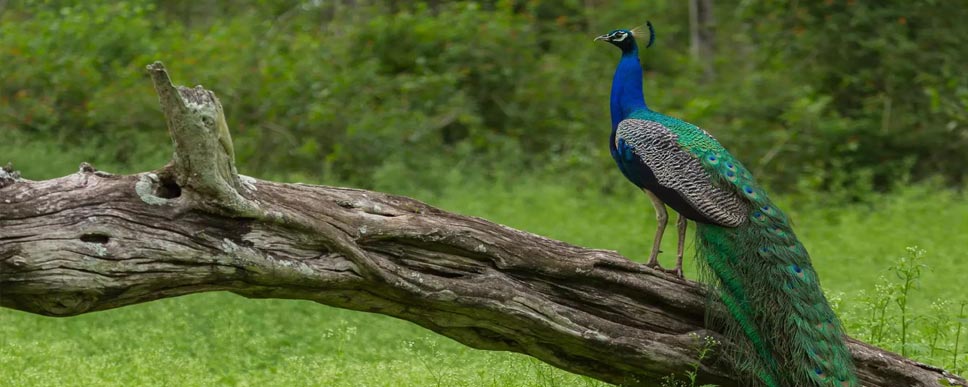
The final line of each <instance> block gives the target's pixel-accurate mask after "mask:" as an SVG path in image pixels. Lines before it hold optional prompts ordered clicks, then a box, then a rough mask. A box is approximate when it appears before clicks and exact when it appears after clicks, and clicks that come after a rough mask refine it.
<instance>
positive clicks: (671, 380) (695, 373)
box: [661, 333, 719, 387]
mask: <svg viewBox="0 0 968 387" xmlns="http://www.w3.org/2000/svg"><path fill="white" fill-rule="evenodd" d="M690 336H692V338H693V339H694V340H695V341H696V348H697V349H698V353H697V354H696V361H695V362H693V363H690V364H689V367H690V368H689V370H687V371H686V372H685V374H686V380H680V379H679V378H677V377H676V376H675V375H667V376H665V377H663V378H662V384H661V386H662V387H715V385H714V384H703V385H697V384H696V378H697V377H699V366H700V365H702V361H703V360H705V359H706V358H708V357H709V355H710V354H712V351H713V348H715V347H716V346H717V345H719V342H718V341H716V339H714V338H713V337H712V336H702V337H700V336H699V335H698V334H696V333H691V334H690Z"/></svg>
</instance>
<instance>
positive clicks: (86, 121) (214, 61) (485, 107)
mask: <svg viewBox="0 0 968 387" xmlns="http://www.w3.org/2000/svg"><path fill="white" fill-rule="evenodd" d="M4 3H5V4H4V6H3V8H2V14H0V21H2V27H0V63H2V64H3V65H2V73H3V82H2V84H0V131H2V132H3V137H4V144H5V146H4V148H3V150H4V158H5V159H8V160H10V159H12V160H15V161H18V164H20V165H18V166H19V167H20V169H22V170H23V172H24V173H25V174H26V175H27V176H30V177H33V178H39V177H51V176H56V175H60V174H63V173H64V172H65V171H67V170H69V168H70V169H72V168H73V167H74V166H75V164H77V163H78V162H79V160H88V161H92V162H94V163H95V165H98V164H101V165H104V166H111V167H112V168H115V169H118V170H121V171H128V172H132V171H137V170H142V169H146V168H152V167H156V166H158V165H160V164H161V163H163V162H164V161H165V160H166V159H167V157H168V152H169V148H168V147H167V146H161V144H164V143H165V142H166V141H167V134H166V133H165V131H164V130H163V128H162V127H163V120H161V119H160V118H161V117H160V115H159V109H158V106H157V101H156V97H155V96H154V94H153V92H152V91H151V85H150V82H148V81H147V80H146V74H145V71H144V65H145V64H147V63H150V62H152V61H154V60H156V59H158V60H162V61H164V62H166V64H167V65H168V66H169V67H170V69H171V73H172V74H173V77H175V81H176V82H178V83H184V84H192V85H194V84H202V85H205V86H207V87H210V88H212V89H214V90H215V91H216V92H217V93H218V95H219V96H220V97H221V99H222V101H223V104H224V105H225V107H226V114H227V118H228V122H229V124H230V126H231V128H232V131H233V137H234V139H235V142H236V151H237V155H238V158H239V161H240V164H241V166H240V169H241V170H243V171H245V172H246V173H248V174H251V175H255V176H262V177H274V178H279V179H283V180H304V181H314V182H320V181H322V182H334V183H335V182H340V183H343V184H351V185H354V186H360V187H368V188H382V189H388V190H396V191H413V190H415V189H423V190H429V191H434V190H435V189H437V188H439V186H440V184H441V182H442V181H443V180H444V179H443V178H444V176H442V175H444V174H446V173H448V172H449V171H450V170H451V169H452V168H458V169H460V170H461V171H462V173H463V174H466V175H473V176H484V177H489V178H498V179H503V178H508V177H510V176H518V175H520V174H521V173H531V174H547V175H554V176H558V177H561V178H563V179H565V180H568V181H573V182H575V183H577V185H579V186H581V187H585V188H589V189H599V190H604V191H606V192H609V191H611V190H614V189H615V186H617V185H621V189H625V188H627V187H625V184H627V183H625V182H624V181H621V179H618V178H609V179H602V178H601V175H602V173H606V172H607V173H609V174H614V173H613V169H614V167H613V166H612V165H611V160H610V158H609V157H608V155H607V145H606V144H607V140H606V138H607V134H606V133H607V132H608V130H609V127H608V122H609V121H608V117H607V114H608V110H607V103H608V102H607V101H608V92H609V90H608V87H609V82H610V79H611V74H612V69H613V66H614V63H615V61H616V60H617V57H618V52H617V51H616V50H615V49H614V48H612V47H609V46H607V45H605V44H601V43H592V41H591V38H592V37H594V36H596V35H598V34H601V33H604V32H607V31H608V30H611V29H614V28H619V27H625V28H631V27H635V26H637V25H640V24H642V23H644V22H645V20H651V21H652V22H653V23H654V24H655V26H656V29H657V35H658V40H657V42H656V45H655V46H654V47H653V48H652V49H649V50H643V53H642V58H643V62H644V65H645V68H646V86H645V90H646V100H647V102H648V103H649V104H650V106H652V107H653V108H654V109H656V110H659V111H662V112H665V113H667V114H670V115H674V116H680V117H684V118H687V119H688V120H690V121H692V122H694V123H696V124H698V125H700V126H702V127H704V128H707V129H708V130H709V131H710V132H712V133H713V134H714V135H716V136H717V137H718V138H719V139H720V140H721V142H723V143H724V145H726V146H727V147H728V148H730V149H731V150H732V152H733V153H734V154H736V155H737V156H738V157H740V158H741V159H742V160H745V161H746V164H748V165H749V166H750V168H752V169H753V171H754V172H755V173H756V175H757V176H758V177H759V179H760V180H761V181H764V182H766V183H768V185H769V186H771V187H772V188H773V190H783V191H791V190H797V189H810V190H821V191H824V192H835V193H838V194H844V195H847V196H846V197H845V199H851V200H856V199H858V196H862V195H863V193H865V192H866V191H867V190H870V189H877V190H884V189H890V188H891V187H892V186H893V185H895V184H897V183H898V182H899V181H901V182H906V181H908V179H913V180H921V179H924V178H928V177H933V176H939V177H942V178H943V179H944V180H945V181H946V182H947V183H949V184H952V185H957V184H960V183H961V182H962V180H963V179H964V173H965V172H964V168H963V166H964V165H966V164H968V151H966V149H968V113H966V110H968V78H966V77H965V76H964V70H965V66H966V65H965V63H968V50H964V49H963V46H962V44H961V42H960V41H959V39H960V38H963V37H965V36H968V25H966V24H965V23H963V22H962V21H963V20H966V19H968V7H966V6H965V4H964V3H963V2H957V1H954V2H945V1H919V2H911V1H885V2H876V3H877V4H868V3H871V2H862V1H833V0H827V1H816V2H798V3H795V4H796V5H790V4H788V3H787V2H782V1H729V0H716V1H715V2H713V1H712V0H693V1H689V2H686V1H652V2H647V3H644V4H643V3H638V2H621V1H611V2H610V1H595V0H588V1H574V0H573V1H539V0H532V1H477V2H443V1H437V2H424V3H418V4H415V5H409V4H407V5H405V4H401V3H403V2H380V1H346V0H344V1H322V0H317V1H250V2H220V1H212V0H207V1H147V0H145V1H120V2H110V4H107V3H108V2H89V3H88V4H73V3H75V2H60V1H7V2H4ZM100 3H104V4H100ZM690 4H692V5H693V6H694V7H698V9H697V11H698V12H696V13H697V14H698V17H690ZM704 15H708V16H704ZM693 30H695V31H693ZM693 32H695V33H693ZM959 37H960V38H959ZM146 145H147V146H146ZM39 154H43V158H42V159H41V160H43V163H40V162H34V160H36V157H37V155H39ZM616 175H617V174H616ZM843 190H847V191H851V192H848V193H843V192H841V191H843ZM844 195H841V196H844Z"/></svg>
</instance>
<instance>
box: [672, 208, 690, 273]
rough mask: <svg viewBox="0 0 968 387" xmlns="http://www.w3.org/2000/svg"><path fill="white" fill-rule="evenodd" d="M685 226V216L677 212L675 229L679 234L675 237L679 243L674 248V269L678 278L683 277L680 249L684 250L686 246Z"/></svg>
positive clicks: (686, 224)
mask: <svg viewBox="0 0 968 387" xmlns="http://www.w3.org/2000/svg"><path fill="white" fill-rule="evenodd" d="M686 226H688V223H687V221H686V217H685V216H682V214H679V218H678V220H676V231H678V234H679V238H677V239H678V240H679V245H678V246H677V248H676V268H675V270H674V272H675V274H676V276H678V277H679V278H683V275H682V250H684V249H685V247H686Z"/></svg>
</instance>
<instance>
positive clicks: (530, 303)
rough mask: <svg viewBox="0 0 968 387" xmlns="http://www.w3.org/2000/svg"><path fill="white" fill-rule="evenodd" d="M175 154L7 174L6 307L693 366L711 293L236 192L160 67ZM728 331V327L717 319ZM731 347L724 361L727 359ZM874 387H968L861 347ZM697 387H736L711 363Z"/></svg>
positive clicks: (193, 104)
mask: <svg viewBox="0 0 968 387" xmlns="http://www.w3.org/2000/svg"><path fill="white" fill-rule="evenodd" d="M149 71H150V72H151V74H152V79H153V81H154V82H155V86H156V89H157V90H158V93H159V96H160V99H161V103H162V106H163V110H164V111H165V113H166V115H167V117H168V126H169V129H170V131H171V134H172V138H173V140H174V145H175V156H174V158H173V162H172V163H171V164H169V165H168V166H165V167H163V168H161V169H159V170H156V171H152V172H145V173H140V174H136V175H126V176H116V175H111V174H108V173H103V172H99V171H96V170H94V168H93V167H91V166H90V165H87V164H82V166H81V170H80V171H78V172H77V173H75V174H72V175H69V176H65V177H62V178H58V179H53V180H46V181H28V180H24V179H21V178H20V177H19V176H16V174H15V173H14V172H13V171H12V170H3V171H0V306H4V307H8V308H14V309H19V310H23V311H28V312H32V313H38V314H43V315H48V316H72V315H77V314H81V313H87V312H92V311H97V310H104V309H110V308H116V307H121V306H125V305H131V304H135V303H140V302H146V301H150V300H155V299H159V298H165V297H173V296H179V295H183V294H189V293H197V292H203V291H217V290H222V291H230V292H234V293H237V294H240V295H243V296H246V297H253V298H291V299H306V300H312V301H316V302H319V303H322V304H326V305H332V306H337V307H342V308H348V309H355V310H361V311H367V312H374V313H381V314H386V315H390V316H395V317H399V318H402V319H406V320H409V321H413V322H415V323H417V324H420V325H422V326H424V327H426V328H427V329H430V330H433V331H435V332H437V333H440V334H442V335H445V336H448V337H451V338H453V339H455V340H458V341H460V342H462V343H465V344H467V345H469V346H472V347H475V348H482V349H490V350H509V351H516V352H521V353H526V354H529V355H531V356H534V357H536V358H538V359H541V360H542V361H545V362H547V363H549V364H552V365H555V366H557V367H560V368H562V369H566V370H569V371H572V372H576V373H580V374H585V375H589V376H592V377H595V378H598V379H601V380H604V381H608V382H612V383H620V384H626V385H641V386H656V385H659V381H660V378H661V377H663V376H667V375H670V374H678V375H681V374H682V373H683V371H684V370H686V369H688V368H689V367H690V364H691V363H694V362H695V359H696V351H697V343H696V338H697V337H701V336H707V335H709V336H714V337H717V338H718V337H719V336H718V334H717V333H716V332H713V331H708V330H706V329H705V328H704V324H703V322H704V309H705V307H706V304H707V301H706V300H707V298H706V296H705V294H704V292H703V290H702V288H701V287H700V286H698V285H697V284H695V283H692V282H689V281H684V280H678V279H676V278H672V277H670V276H668V275H665V274H663V273H659V272H656V271H653V270H651V269H648V268H645V267H644V266H642V265H640V264H637V263H634V262H631V261H629V260H627V259H625V258H624V257H622V256H620V255H618V254H616V253H614V252H611V251H603V250H591V249H585V248H581V247H576V246H572V245H568V244H566V243H563V242H558V241H554V240H550V239H547V238H543V237H541V236H537V235H534V234H529V233H526V232H522V231H517V230H514V229H511V228H507V227H504V226H501V225H497V224H494V223H491V222H488V221H486V220H483V219H479V218H474V217H467V216H460V215H456V214H451V213H447V212H444V211H441V210H438V209H435V208H433V207H430V206H428V205H426V204H423V203H420V202H418V201H416V200H412V199H408V198H405V197H400V196H394V195H388V194H383V193H378V192H370V191H364V190H357V189H347V188H334V187H324V186H312V185H305V184H282V183H274V182H269V181H262V180H257V179H253V178H249V177H245V176H240V175H238V174H237V173H236V172H235V167H234V165H233V160H232V148H231V140H230V139H229V138H228V128H227V126H226V125H225V123H224V117H222V114H221V106H220V105H219V103H218V99H217V98H215V96H214V94H213V93H211V92H209V91H207V90H204V89H202V88H201V87H197V88H195V89H187V88H177V89H176V88H174V87H173V86H172V85H171V83H170V81H169V80H168V77H167V74H166V73H165V70H164V68H163V67H162V66H161V65H160V63H156V64H154V65H152V66H149ZM714 313H715V312H714ZM724 345H728V343H725V344H724ZM851 349H852V350H853V352H854V356H855V359H856V362H857V365H858V367H859V372H860V374H861V378H862V380H863V381H864V384H865V385H867V386H934V385H938V381H939V380H941V379H947V380H948V381H949V382H950V383H952V384H955V385H966V384H965V382H964V380H963V379H960V378H958V377H955V376H952V375H949V374H947V373H945V372H944V371H943V370H941V369H937V368H934V367H930V366H927V365H924V364H919V363H917V362H914V361H911V360H908V359H904V358H902V357H900V356H898V355H896V354H893V353H890V352H886V351H883V350H881V349H878V348H875V347H872V346H870V345H867V344H864V343H861V342H857V341H852V342H851ZM700 380H701V381H703V382H706V383H716V384H719V385H722V386H733V385H737V384H738V381H737V376H736V373H735V371H734V370H733V368H732V366H731V364H730V363H729V362H728V361H726V360H725V359H724V358H722V357H720V356H716V355H714V356H713V358H712V359H710V360H708V361H705V362H704V364H702V366H701V368H700Z"/></svg>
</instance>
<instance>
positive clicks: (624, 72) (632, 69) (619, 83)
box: [611, 47, 648, 130]
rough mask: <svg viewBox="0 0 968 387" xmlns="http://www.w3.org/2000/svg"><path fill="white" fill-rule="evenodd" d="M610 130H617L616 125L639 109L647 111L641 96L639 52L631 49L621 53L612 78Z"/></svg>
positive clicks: (643, 98) (636, 49)
mask: <svg viewBox="0 0 968 387" xmlns="http://www.w3.org/2000/svg"><path fill="white" fill-rule="evenodd" d="M611 109H612V129H613V130H614V129H615V128H618V123H619V122H621V121H622V120H623V119H625V118H626V117H628V116H629V115H630V114H632V112H633V111H636V110H639V109H648V106H646V105H645V97H644V96H643V94H642V64H641V63H640V62H639V50H638V48H635V47H633V48H632V49H631V50H628V51H623V52H622V60H620V61H619V62H618V67H617V68H616V69H615V77H614V78H612V99H611Z"/></svg>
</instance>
